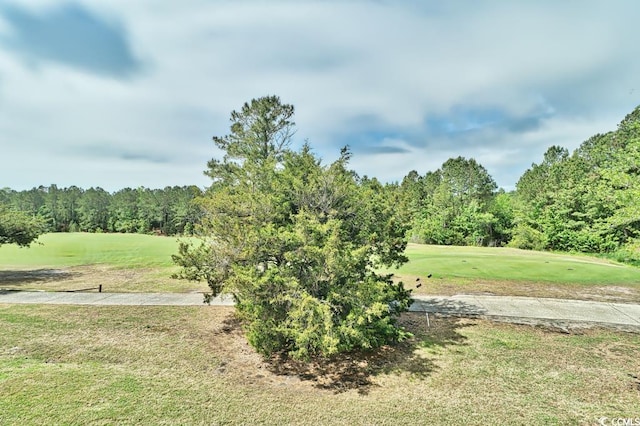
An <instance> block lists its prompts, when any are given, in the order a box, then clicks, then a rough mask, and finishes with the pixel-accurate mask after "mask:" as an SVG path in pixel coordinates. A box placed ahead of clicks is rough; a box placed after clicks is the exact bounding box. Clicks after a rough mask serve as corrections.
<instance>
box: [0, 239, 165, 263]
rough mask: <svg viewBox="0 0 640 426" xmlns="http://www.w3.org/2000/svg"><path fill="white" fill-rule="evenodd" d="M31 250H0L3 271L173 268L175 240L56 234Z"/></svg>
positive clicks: (32, 246)
mask: <svg viewBox="0 0 640 426" xmlns="http://www.w3.org/2000/svg"><path fill="white" fill-rule="evenodd" d="M37 241H38V242H37V243H35V244H32V245H31V247H29V248H20V247H17V246H15V245H4V246H2V247H0V268H4V267H6V266H9V267H38V268H60V267H65V266H83V265H96V264H106V265H110V266H113V267H117V268H150V267H170V266H173V264H172V262H171V255H172V254H174V253H176V252H177V242H176V238H172V237H158V236H152V235H142V234H88V233H55V234H45V235H43V236H41V237H40V238H39V239H38V240H37Z"/></svg>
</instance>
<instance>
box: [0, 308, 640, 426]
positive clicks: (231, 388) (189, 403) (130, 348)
mask: <svg viewBox="0 0 640 426" xmlns="http://www.w3.org/2000/svg"><path fill="white" fill-rule="evenodd" d="M403 321H404V324H405V325H407V326H408V327H409V329H410V330H412V331H413V332H414V333H415V338H414V339H413V340H411V341H409V342H406V343H404V344H402V345H399V346H398V347H396V348H390V347H387V348H383V349H382V350H380V351H378V352H376V353H372V354H368V355H352V356H344V357H343V358H341V359H338V360H334V361H332V362H325V363H322V364H319V363H316V364H312V365H311V366H309V367H302V366H300V365H295V364H292V363H290V362H288V363H287V362H283V361H277V360H274V361H272V362H269V363H268V362H265V361H263V360H262V358H260V357H259V356H257V355H256V354H255V353H254V352H253V350H252V349H251V348H250V347H249V346H248V345H247V343H246V341H245V340H244V338H242V337H241V335H240V330H239V328H238V325H237V323H236V321H235V320H234V319H233V316H232V310H231V309H229V308H220V307H215V308H214V307H207V306H203V307H189V308H185V307H182V308H178V307H124V306H120V307H100V308H98V307H78V306H33V305H20V306H18V305H13V306H12V305H0V329H2V330H3V332H2V333H1V334H0V423H1V424H114V423H117V424H309V423H310V422H313V423H315V424H468V425H474V424H478V425H479V424H540V425H543V424H595V420H596V419H597V418H600V417H602V416H607V417H609V418H613V417H633V418H635V417H639V416H640V379H639V377H640V358H639V357H638V356H637V348H638V347H639V346H640V335H637V334H635V335H634V334H624V333H617V332H610V331H603V330H586V331H583V332H581V334H562V333H555V332H551V331H549V330H544V329H541V328H533V327H528V326H515V325H508V324H492V323H488V322H484V321H479V320H460V319H444V318H436V319H435V321H434V322H433V324H432V326H431V328H429V329H427V327H426V323H425V320H424V318H423V317H422V316H421V315H418V314H407V315H406V316H405V317H404V318H403Z"/></svg>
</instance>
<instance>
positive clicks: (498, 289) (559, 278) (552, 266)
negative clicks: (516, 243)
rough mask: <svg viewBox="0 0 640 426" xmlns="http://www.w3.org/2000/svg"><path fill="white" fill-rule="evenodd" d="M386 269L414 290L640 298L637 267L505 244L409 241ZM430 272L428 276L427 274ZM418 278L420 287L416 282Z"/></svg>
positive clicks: (600, 298) (639, 281)
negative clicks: (398, 261)
mask: <svg viewBox="0 0 640 426" xmlns="http://www.w3.org/2000/svg"><path fill="white" fill-rule="evenodd" d="M406 254H407V256H408V257H409V259H410V261H409V263H407V264H405V265H404V266H402V267H401V268H400V269H399V270H390V271H389V272H393V273H394V274H395V275H396V278H397V279H398V280H402V281H403V282H404V283H405V284H406V285H407V286H408V287H409V288H414V293H416V294H442V295H452V294H460V293H467V294H474V293H482V294H499V295H514V296H536V297H555V298H569V299H586V300H611V301H626V302H640V268H637V267H633V266H628V265H621V264H618V263H614V262H610V261H608V260H604V259H601V258H596V257H591V256H585V255H569V254H557V253H546V252H534V251H525V250H517V249H508V248H487V247H451V246H428V245H420V244H410V245H409V246H408V248H407V251H406ZM429 274H431V277H430V278H427V276H428V275H429ZM417 278H420V283H421V284H422V285H421V286H420V288H415V286H416V279H417Z"/></svg>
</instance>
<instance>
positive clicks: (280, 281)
mask: <svg viewBox="0 0 640 426" xmlns="http://www.w3.org/2000/svg"><path fill="white" fill-rule="evenodd" d="M293 112H294V109H293V107H292V106H290V105H285V104H282V103H281V101H280V99H279V98H278V97H275V96H270V97H264V98H259V99H254V100H252V101H251V102H250V103H246V104H245V105H244V106H243V108H242V109H241V110H240V111H239V112H236V111H234V112H232V114H231V133H230V134H229V135H227V136H225V137H215V138H214V142H215V143H216V145H217V146H218V147H219V148H221V149H222V150H224V151H225V156H224V158H223V160H222V161H220V160H212V161H210V162H209V169H208V171H207V174H208V175H209V176H210V177H211V178H212V179H213V185H212V186H211V188H209V190H208V192H207V194H206V195H205V197H204V198H203V201H202V203H201V204H202V207H203V209H204V212H205V216H204V218H203V220H202V225H201V226H200V227H199V231H200V233H201V236H202V238H203V241H204V243H203V244H201V245H193V244H191V245H190V244H189V243H182V244H181V246H180V251H179V253H178V254H177V255H175V256H174V260H175V261H176V263H177V264H179V265H180V266H182V267H183V268H182V272H181V274H180V275H181V276H182V277H184V278H189V279H204V280H206V281H207V282H208V284H209V286H210V288H211V294H210V295H209V297H211V296H216V295H218V294H220V293H227V294H231V295H233V297H234V299H235V301H236V309H237V312H238V314H239V316H240V317H241V318H242V319H243V321H244V324H245V329H246V332H247V338H248V340H249V342H250V343H251V344H252V345H253V346H255V347H256V348H257V350H258V351H259V352H261V353H263V354H265V355H268V354H272V353H274V352H278V351H285V352H287V353H288V354H290V355H291V356H293V357H297V358H303V359H304V358H308V357H312V356H330V355H333V354H335V353H338V352H343V351H350V350H354V349H361V348H372V347H377V346H379V345H382V344H385V343H388V342H392V341H396V340H398V339H400V338H402V337H403V336H404V335H405V333H404V331H403V330H402V329H401V328H400V327H399V326H398V325H397V323H396V317H397V315H398V314H399V313H400V312H402V311H405V310H406V309H408V306H409V304H410V297H409V292H408V291H407V290H405V289H404V287H403V286H402V284H399V285H398V284H394V283H393V282H392V280H391V277H390V276H386V275H380V274H378V273H377V272H376V268H377V267H379V266H383V265H385V266H392V265H400V264H402V263H403V262H405V261H406V258H405V257H404V255H403V254H402V253H403V251H404V248H405V246H406V242H405V240H404V235H405V233H406V230H407V228H406V226H405V225H404V223H405V221H404V220H403V219H402V218H400V217H398V213H397V209H395V206H394V200H393V199H391V200H390V199H387V198H385V194H384V188H383V187H382V185H380V184H379V182H377V181H375V180H366V179H362V180H361V179H358V177H357V176H356V175H355V174H354V173H353V172H351V171H349V170H348V169H347V164H348V161H349V158H350V153H349V151H348V150H347V149H344V150H343V151H342V153H341V156H340V158H339V159H338V160H337V161H335V162H334V163H332V164H330V165H329V166H323V165H322V164H321V161H320V160H319V159H318V158H317V157H316V156H315V155H313V153H312V152H311V149H310V147H309V146H308V145H305V146H304V147H303V148H302V150H301V151H299V152H295V151H292V150H291V149H290V148H289V145H290V141H291V137H292V135H293V133H294V123H293Z"/></svg>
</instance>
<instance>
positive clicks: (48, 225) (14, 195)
mask: <svg viewBox="0 0 640 426" xmlns="http://www.w3.org/2000/svg"><path fill="white" fill-rule="evenodd" d="M202 193H203V191H202V190H201V189H200V188H198V187H197V186H182V187H180V186H173V187H166V188H164V189H149V188H144V187H140V188H136V189H132V188H125V189H122V190H119V191H117V192H114V193H110V192H107V191H106V190H104V189H102V188H99V187H98V188H89V189H86V190H85V189H82V188H78V187H77V186H70V187H67V188H59V187H58V186H56V185H50V186H39V187H37V188H32V189H30V190H25V191H15V190H12V189H9V188H3V189H0V211H4V214H3V215H2V216H3V217H6V218H7V220H5V221H0V222H2V223H4V222H6V223H9V219H8V218H9V217H12V218H13V219H12V220H13V221H14V222H15V221H17V220H22V221H25V220H27V219H28V220H30V221H31V222H30V223H32V224H34V225H37V227H38V228H39V230H40V232H78V231H81V232H124V233H157V234H162V235H182V234H191V233H192V232H193V229H194V226H195V225H196V224H197V223H198V222H199V220H200V217H201V215H202V212H201V208H200V207H199V205H198V204H197V203H196V201H195V200H196V199H197V198H198V197H200V196H202ZM0 226H2V225H1V224H0ZM7 227H8V225H7Z"/></svg>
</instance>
